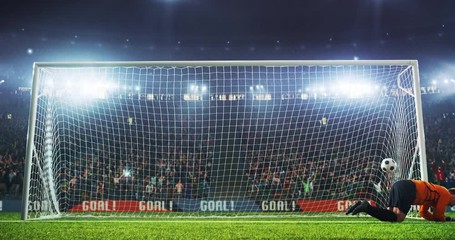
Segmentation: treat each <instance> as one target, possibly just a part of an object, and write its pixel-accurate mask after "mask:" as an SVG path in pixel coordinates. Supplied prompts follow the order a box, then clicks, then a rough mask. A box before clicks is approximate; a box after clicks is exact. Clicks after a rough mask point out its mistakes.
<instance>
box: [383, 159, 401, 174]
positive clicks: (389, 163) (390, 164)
mask: <svg viewBox="0 0 455 240" xmlns="http://www.w3.org/2000/svg"><path fill="white" fill-rule="evenodd" d="M381 169H382V170H383V171H385V172H388V173H391V172H393V171H395V170H396V169H397V162H395V160H393V159H391V158H384V159H383V160H382V162H381Z"/></svg>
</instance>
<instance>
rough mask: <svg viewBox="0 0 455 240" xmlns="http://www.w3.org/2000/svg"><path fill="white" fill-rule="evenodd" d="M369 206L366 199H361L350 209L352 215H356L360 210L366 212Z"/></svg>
mask: <svg viewBox="0 0 455 240" xmlns="http://www.w3.org/2000/svg"><path fill="white" fill-rule="evenodd" d="M369 206H370V203H368V202H367V201H363V202H362V203H361V204H360V205H359V206H358V207H356V208H355V209H354V210H353V211H352V215H356V214H358V213H361V212H367V210H368V207H369Z"/></svg>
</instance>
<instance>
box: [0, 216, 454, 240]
mask: <svg viewBox="0 0 455 240" xmlns="http://www.w3.org/2000/svg"><path fill="white" fill-rule="evenodd" d="M452 216H453V217H454V215H453V214H452ZM19 219H20V214H19V213H0V239H135V240H137V239H368V238H369V239H455V222H450V223H435V222H428V221H424V220H414V219H407V220H405V222H403V223H383V222H380V221H378V220H376V219H374V218H371V217H333V218H332V217H325V218H260V217H258V218H238V219H236V218H228V219H226V218H203V219H198V218H177V219H173V218H158V219H143V218H141V219H137V218H135V219H131V218H128V219H127V218H120V219H119V218H116V219H113V218H88V219H87V218H83V219H79V218H78V219H74V218H73V219H54V220H38V221H37V220H31V221H22V220H19Z"/></svg>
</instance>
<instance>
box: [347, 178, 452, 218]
mask: <svg viewBox="0 0 455 240" xmlns="http://www.w3.org/2000/svg"><path fill="white" fill-rule="evenodd" d="M411 205H420V209H419V214H420V216H422V217H423V218H424V219H426V220H429V221H455V218H454V219H452V218H451V217H446V216H444V212H445V210H446V206H453V205H455V188H451V189H449V190H447V189H446V188H445V187H442V186H439V185H435V184H432V183H429V182H426V181H421V180H400V181H397V182H395V183H394V184H393V185H392V189H390V195H389V202H388V205H387V206H388V207H387V209H384V208H379V207H375V206H371V205H370V204H369V203H368V202H367V201H363V202H362V201H358V202H356V203H355V204H353V205H351V206H350V207H349V208H348V209H347V210H346V215H348V214H352V215H354V214H358V213H361V212H365V213H367V214H368V215H370V216H372V217H375V218H377V219H379V220H381V221H387V222H402V221H403V220H404V219H405V218H406V214H407V213H408V212H409V210H410V209H411ZM430 208H433V212H432V213H431V212H430V211H429V209H430Z"/></svg>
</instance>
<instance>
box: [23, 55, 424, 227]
mask: <svg viewBox="0 0 455 240" xmlns="http://www.w3.org/2000/svg"><path fill="white" fill-rule="evenodd" d="M353 76H358V77H357V78H354V77H353ZM194 79H203V80H204V82H203V83H196V82H195V80H194ZM68 81H69V83H68ZM258 81H261V83H263V84H264V85H261V84H258ZM137 86H139V87H140V93H139V92H138V91H137V88H136V87H137ZM208 86H210V92H208ZM373 86H380V87H381V89H378V91H379V92H377V91H376V90H375V88H374V87H373ZM300 89H302V91H301V90H300ZM337 94H338V95H337ZM420 94H421V93H420V80H419V74H418V64H417V61H415V60H390V61H389V60H378V61H366V60H356V61H354V60H351V61H188V62H178V61H177V62H91V63H90V62H88V63H36V64H35V66H34V74H33V87H32V97H31V107H30V119H29V132H28V138H27V152H26V168H25V178H24V191H23V192H24V195H23V206H24V209H23V213H22V219H46V218H55V217H82V216H103V217H106V216H109V217H172V216H182V215H185V216H194V217H200V216H204V217H206V216H226V215H228V216H237V215H239V216H245V215H261V216H264V215H266V216H274V217H276V216H281V217H283V216H284V217H289V216H323V215H324V213H327V212H334V213H338V214H343V215H344V213H343V212H344V210H345V208H346V207H347V206H348V205H349V204H351V203H352V202H353V201H354V200H356V199H359V198H362V199H369V200H371V201H374V202H375V203H376V205H379V206H384V205H385V204H386V199H387V197H388V195H387V194H388V193H387V192H388V191H383V190H385V189H386V188H387V187H389V186H391V183H392V181H395V180H398V179H409V178H414V179H424V180H427V179H428V178H427V167H426V155H425V141H424V139H425V134H424V128H423V120H422V106H421V96H420ZM131 96H134V98H133V97H131ZM247 96H253V99H254V100H255V101H246V99H248V97H247ZM349 96H351V97H355V98H350V97H349ZM76 97H79V98H82V99H87V100H90V101H85V100H80V101H82V102H83V103H84V104H80V103H79V102H78V101H75V100H74V98H76ZM201 106H203V107H201ZM384 158H392V159H394V160H396V162H397V164H398V169H397V170H396V171H394V172H393V174H392V175H390V174H387V173H386V172H384V171H382V170H380V169H379V166H380V164H381V161H382V159H384ZM245 173H246V174H245ZM373 183H374V184H373ZM310 186H312V188H311V187H310ZM375 186H376V187H375ZM378 189H382V191H378ZM144 206H147V207H144ZM81 213H82V214H81Z"/></svg>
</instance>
